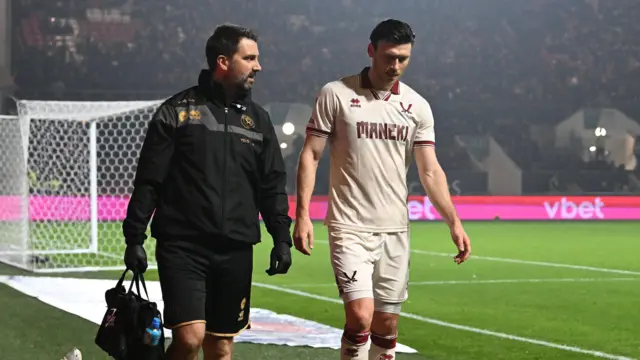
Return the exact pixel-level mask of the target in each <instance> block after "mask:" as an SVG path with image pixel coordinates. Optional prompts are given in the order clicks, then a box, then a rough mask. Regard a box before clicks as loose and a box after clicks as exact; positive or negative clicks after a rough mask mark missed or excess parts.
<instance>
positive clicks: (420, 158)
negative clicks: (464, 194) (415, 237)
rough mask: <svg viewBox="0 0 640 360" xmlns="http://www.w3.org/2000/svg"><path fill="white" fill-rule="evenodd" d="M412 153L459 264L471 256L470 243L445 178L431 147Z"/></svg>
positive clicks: (434, 151)
mask: <svg viewBox="0 0 640 360" xmlns="http://www.w3.org/2000/svg"><path fill="white" fill-rule="evenodd" d="M414 152H415V158H416V165H417V167H418V173H419V175H420V182H421V183H422V186H423V187H424V189H425V191H426V193H427V196H428V197H429V200H430V201H431V203H432V204H433V206H434V208H435V209H436V210H437V211H438V213H439V214H440V216H442V218H443V219H444V220H445V222H446V223H447V225H449V229H450V231H451V238H452V239H453V242H454V243H455V245H456V247H457V248H458V254H457V255H456V256H455V257H454V260H455V261H456V263H457V264H461V263H463V262H464V261H466V260H467V259H468V258H469V256H470V255H471V243H470V240H469V237H468V236H467V234H466V233H465V231H464V228H463V226H462V222H461V221H460V218H459V217H458V214H457V212H456V209H455V207H454V205H453V201H452V200H451V196H450V193H449V185H448V183H447V176H446V174H445V172H444V170H443V169H442V166H440V162H439V161H438V158H437V156H436V150H435V148H434V147H433V146H425V147H416V148H415V150H414Z"/></svg>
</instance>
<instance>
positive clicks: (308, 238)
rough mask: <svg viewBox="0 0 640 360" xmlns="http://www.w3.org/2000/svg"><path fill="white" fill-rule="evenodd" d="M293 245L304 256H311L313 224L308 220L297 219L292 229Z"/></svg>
mask: <svg viewBox="0 0 640 360" xmlns="http://www.w3.org/2000/svg"><path fill="white" fill-rule="evenodd" d="M293 244H294V245H295V247H296V249H297V250H298V251H300V252H301V253H303V254H305V255H311V250H313V224H312V223H311V219H310V218H308V217H307V218H302V217H298V218H297V219H296V224H295V226H294V227H293Z"/></svg>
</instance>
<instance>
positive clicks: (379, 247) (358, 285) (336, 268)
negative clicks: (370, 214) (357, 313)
mask: <svg viewBox="0 0 640 360" xmlns="http://www.w3.org/2000/svg"><path fill="white" fill-rule="evenodd" d="M328 230H329V246H330V249H331V265H332V266H333V272H334V274H335V278H336V285H337V286H338V291H339V293H340V296H341V297H342V299H343V301H344V302H345V303H347V302H349V301H353V300H356V299H360V298H372V299H374V300H375V302H376V303H388V304H398V303H402V302H404V301H405V300H406V299H407V297H408V291H407V287H408V283H409V257H410V248H409V232H408V231H407V232H396V233H373V232H362V231H355V230H350V229H345V228H340V227H335V226H329V229H328ZM376 308H378V305H376Z"/></svg>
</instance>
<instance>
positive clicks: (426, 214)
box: [407, 196, 436, 220]
mask: <svg viewBox="0 0 640 360" xmlns="http://www.w3.org/2000/svg"><path fill="white" fill-rule="evenodd" d="M407 207H408V209H409V220H435V219H436V216H435V215H434V212H435V211H436V210H435V209H434V208H433V204H432V203H431V201H430V200H429V198H428V197H426V196H423V197H422V201H418V200H409V202H408V203H407Z"/></svg>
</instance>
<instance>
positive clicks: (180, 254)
mask: <svg viewBox="0 0 640 360" xmlns="http://www.w3.org/2000/svg"><path fill="white" fill-rule="evenodd" d="M156 259H157V262H158V277H159V279H160V287H161V289H162V298H163V301H164V321H165V324H164V325H165V327H166V328H168V329H171V330H172V335H173V336H172V339H171V344H170V345H169V348H168V349H167V352H166V357H167V360H196V359H197V358H198V352H200V348H201V347H202V341H203V339H204V334H205V319H206V318H205V298H206V275H207V269H208V267H209V265H208V264H209V262H208V260H207V257H206V252H204V251H203V250H202V249H201V248H200V247H198V246H197V245H195V244H187V243H179V242H177V241H160V240H158V242H157V245H156Z"/></svg>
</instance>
